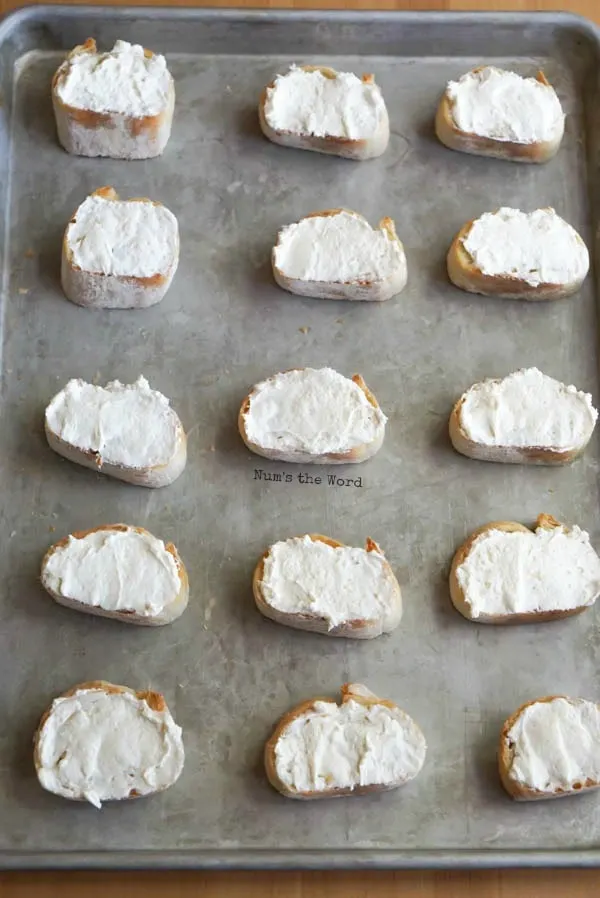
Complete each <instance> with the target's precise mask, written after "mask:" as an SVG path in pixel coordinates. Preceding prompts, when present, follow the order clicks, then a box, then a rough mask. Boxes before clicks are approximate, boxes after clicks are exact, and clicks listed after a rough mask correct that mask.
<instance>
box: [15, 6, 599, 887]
mask: <svg viewBox="0 0 600 898" xmlns="http://www.w3.org/2000/svg"><path fill="white" fill-rule="evenodd" d="M50 2H52V0H50ZM63 2H66V3H73V2H74V0H63ZM87 2H88V3H92V2H94V0H87ZM111 2H112V5H115V6H116V5H130V6H136V5H137V6H161V5H169V3H168V0H162V2H161V0H126V3H123V4H120V3H119V2H118V0H108V2H107V3H106V5H109V3H111ZM20 5H23V4H22V3H20V2H19V0H0V12H7V11H8V10H10V9H14V8H15V7H17V6H20ZM173 5H180V6H238V7H243V6H246V7H258V6H262V7H284V8H294V7H295V8H297V9H303V8H304V9H307V8H311V9H318V8H326V9H327V8H339V9H413V10H424V9H450V10H481V9H487V10H489V9H496V10H541V9H544V10H569V11H570V12H576V13H579V14H580V15H583V16H588V17H589V18H591V19H595V20H596V21H598V22H600V0H492V2H486V0H272V2H270V0H232V2H230V3H228V2H227V0H206V2H203V0H178V3H177V4H173ZM107 891H109V892H110V895H111V896H115V898H117V896H128V898H142V896H143V898H191V896H192V895H203V896H205V898H392V896H402V898H537V896H542V895H543V896H544V898H584V896H585V898H588V896H589V898H593V896H600V870H599V871H598V872H596V871H594V870H563V871H554V870H550V871H537V870H505V871H482V872H477V873H467V872H464V873H462V872H436V873H427V872H419V871H407V872H403V871H399V872H381V873H379V872H377V873H374V872H366V873H360V872H353V873H296V872H291V873H164V874H156V873H147V874H146V873H131V874H128V873H104V874H85V873H71V874H68V873H36V874H34V873H31V874H0V898H103V896H104V895H105V893H106V892H107Z"/></svg>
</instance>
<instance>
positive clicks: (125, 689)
mask: <svg viewBox="0 0 600 898" xmlns="http://www.w3.org/2000/svg"><path fill="white" fill-rule="evenodd" d="M92 689H94V690H95V689H99V690H102V692H105V693H106V694H107V695H124V694H129V695H133V696H135V698H137V699H138V700H139V701H143V702H146V704H147V705H148V707H149V708H151V709H152V710H153V711H157V712H158V713H163V712H165V711H168V710H169V709H168V707H167V703H166V701H165V697H164V695H162V694H161V693H160V692H152V691H151V690H149V689H142V690H135V689H130V688H129V686H117V685H115V684H114V683H109V682H107V681H106V680H88V681H86V682H85V683H78V684H77V685H76V686H72V687H71V689H67V691H66V692H63V693H61V695H59V696H57V698H71V697H72V696H73V695H75V694H76V693H77V692H80V691H83V690H92ZM52 705H53V702H52V703H51V704H50V706H49V707H48V708H47V709H46V710H45V711H44V713H43V714H42V717H41V720H40V722H39V724H38V727H37V729H36V731H35V733H34V736H33V763H34V767H35V771H36V773H38V774H39V772H40V770H41V768H42V763H41V759H40V754H39V741H40V736H41V733H42V730H43V728H44V724H45V723H46V721H47V720H48V718H49V717H50V715H51V714H52ZM170 785H172V784H171V783H169V784H168V785H166V786H164V787H163V788H162V789H157V790H156V791H154V792H147V793H146V794H145V795H141V794H140V793H139V792H138V791H137V789H132V790H131V792H130V793H129V795H128V796H127V797H126V798H125V799H117V800H120V801H128V800H130V799H132V798H149V797H150V796H151V795H156V794H157V793H158V792H164V790H165V789H168V788H169V786H170ZM62 797H64V796H61V798H62ZM67 800H68V801H86V800H87V799H85V798H69V799H67Z"/></svg>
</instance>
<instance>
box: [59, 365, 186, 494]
mask: <svg viewBox="0 0 600 898" xmlns="http://www.w3.org/2000/svg"><path fill="white" fill-rule="evenodd" d="M45 429H46V438H47V440H48V445H49V446H50V448H51V449H53V450H54V451H55V452H57V453H58V454H59V455H62V456H63V458H66V459H68V460H69V461H72V462H75V464H78V465H83V467H84V468H91V469H92V470H93V471H97V472H98V473H101V474H107V475H108V476H109V477H116V478H117V479H118V480H124V481H126V482H127V483H133V484H135V485H136V486H146V487H151V488H156V487H161V486H167V485H168V484H170V483H173V481H174V480H176V479H177V478H178V477H179V476H180V474H182V473H183V470H184V468H185V465H186V460H187V440H186V436H185V431H184V429H183V425H182V424H181V421H180V420H179V418H178V416H177V415H176V413H175V412H174V411H173V409H172V408H171V407H170V405H169V400H168V399H167V398H166V397H165V396H163V395H162V393H159V392H158V391H157V390H152V389H150V386H149V384H148V381H147V380H146V379H145V378H144V377H139V378H138V380H137V381H136V382H135V383H134V384H122V383H120V382H119V381H118V380H116V381H112V382H111V383H109V384H107V385H106V387H96V386H94V385H93V384H89V383H86V382H85V381H83V380H70V381H69V382H68V383H67V385H66V387H64V388H63V389H62V390H61V391H60V392H59V393H57V394H56V396H55V397H54V398H53V399H52V400H51V402H50V404H49V405H48V407H47V409H46V415H45Z"/></svg>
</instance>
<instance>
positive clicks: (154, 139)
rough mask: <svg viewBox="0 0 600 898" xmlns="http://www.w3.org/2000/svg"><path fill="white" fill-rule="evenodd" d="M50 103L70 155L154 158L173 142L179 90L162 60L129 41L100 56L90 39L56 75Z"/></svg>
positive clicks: (118, 44) (78, 47)
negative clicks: (176, 90)
mask: <svg viewBox="0 0 600 898" xmlns="http://www.w3.org/2000/svg"><path fill="white" fill-rule="evenodd" d="M52 105H53V107H54V115H55V118H56V127H57V131H58V139H59V142H60V143H61V145H62V146H63V147H64V149H65V150H66V151H67V152H68V153H73V154H74V155H76V156H111V157H112V158H114V159H150V158H152V157H154V156H160V155H161V153H162V152H163V150H164V148H165V146H166V145H167V141H168V140H169V136H170V134H171V124H172V121H173V110H174V108H175V87H174V83H173V78H172V77H171V74H170V73H169V70H168V69H167V66H166V62H165V59H164V57H163V56H159V55H156V54H154V53H152V52H151V51H150V50H145V49H143V48H142V47H140V46H138V45H131V44H128V43H127V42H126V41H117V42H116V43H115V45H114V47H113V49H112V50H109V51H108V52H106V53H98V51H97V48H96V42H95V40H93V38H88V40H86V41H85V43H84V44H80V45H79V46H77V47H75V48H74V49H73V50H71V52H70V53H69V54H68V56H67V58H66V59H65V61H64V62H63V63H62V64H61V65H60V66H59V67H58V69H57V71H56V72H55V74H54V77H53V79H52Z"/></svg>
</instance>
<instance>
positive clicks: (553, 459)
mask: <svg viewBox="0 0 600 898" xmlns="http://www.w3.org/2000/svg"><path fill="white" fill-rule="evenodd" d="M500 380H501V378H497V379H496V381H497V382H499V381H500ZM467 392H468V391H467ZM466 395H467V394H466V393H464V394H463V395H462V396H461V398H460V399H459V400H458V401H457V402H456V403H455V405H454V408H453V409H452V413H451V415H450V420H449V423H448V430H449V435H450V441H451V443H452V445H453V446H454V448H455V449H456V451H457V452H460V454H461V455H466V456H467V458H474V459H476V460H477V461H494V462H502V463H504V464H514V465H568V464H570V463H571V462H572V461H575V459H576V458H577V457H578V456H579V455H581V453H582V452H583V451H584V449H585V447H586V446H587V444H588V442H589V437H588V439H587V440H586V441H585V443H584V444H583V445H582V446H578V447H577V448H576V449H552V448H550V447H547V446H488V445H484V444H481V443H475V442H474V441H473V440H471V439H470V438H469V437H468V436H467V434H466V433H465V431H464V430H463V427H462V423H461V410H462V406H463V403H464V401H465V398H466ZM590 436H591V434H590Z"/></svg>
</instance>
